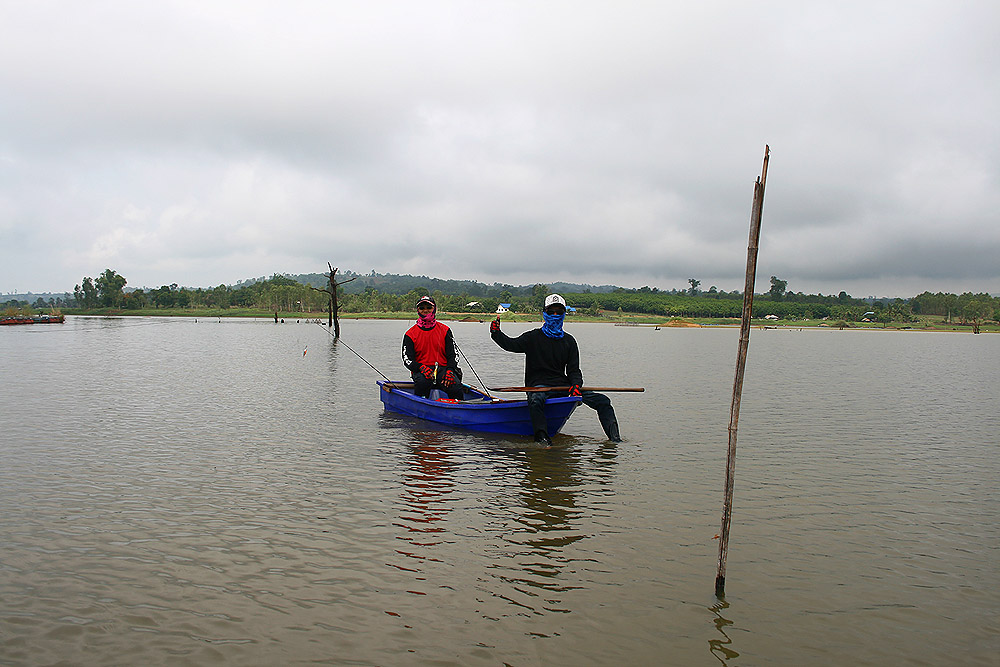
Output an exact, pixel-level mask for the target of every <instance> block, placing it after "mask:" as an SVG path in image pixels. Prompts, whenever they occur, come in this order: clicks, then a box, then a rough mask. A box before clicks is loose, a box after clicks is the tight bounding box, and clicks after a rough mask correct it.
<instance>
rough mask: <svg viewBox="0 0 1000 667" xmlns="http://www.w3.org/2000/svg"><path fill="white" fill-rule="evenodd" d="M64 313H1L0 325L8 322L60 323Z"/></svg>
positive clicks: (63, 319)
mask: <svg viewBox="0 0 1000 667" xmlns="http://www.w3.org/2000/svg"><path fill="white" fill-rule="evenodd" d="M65 320H66V316H65V315H3V316H0V325H5V324H7V325H9V324H62V323H63V322H64V321H65Z"/></svg>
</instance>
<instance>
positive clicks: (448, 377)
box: [441, 370, 458, 387]
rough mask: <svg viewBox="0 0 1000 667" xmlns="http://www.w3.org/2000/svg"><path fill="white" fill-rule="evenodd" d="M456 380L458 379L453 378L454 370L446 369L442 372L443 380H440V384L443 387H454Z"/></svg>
mask: <svg viewBox="0 0 1000 667" xmlns="http://www.w3.org/2000/svg"><path fill="white" fill-rule="evenodd" d="M457 381H458V380H457V379H456V378H455V372H454V371H452V370H447V371H445V373H444V380H442V381H441V384H442V385H444V386H445V387H454V386H455V383H456V382H457Z"/></svg>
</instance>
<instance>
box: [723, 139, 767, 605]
mask: <svg viewBox="0 0 1000 667" xmlns="http://www.w3.org/2000/svg"><path fill="white" fill-rule="evenodd" d="M769 154H770V149H769V148H768V146H766V145H765V146H764V166H763V167H762V168H761V172H760V178H758V179H757V182H756V183H755V184H754V190H753V206H752V208H751V213H750V241H749V243H748V244H747V276H746V285H745V287H744V288H743V319H742V321H741V323H740V344H739V350H738V352H737V354H736V377H735V379H734V380H733V401H732V404H731V406H730V409H729V449H728V451H727V452H726V488H725V502H724V503H723V508H722V530H721V531H720V533H719V569H718V572H717V573H716V575H715V594H716V595H717V596H719V597H722V596H723V595H724V594H725V591H726V556H727V555H728V554H729V527H730V525H731V523H732V518H733V486H734V482H735V474H736V429H737V425H738V424H739V421H740V398H741V396H742V395H743V370H744V369H745V368H746V363H747V350H748V349H749V347H750V315H751V311H752V309H753V288H754V282H755V279H756V276H757V245H758V243H759V241H760V219H761V215H762V214H763V212H764V185H765V183H767V160H768V156H769Z"/></svg>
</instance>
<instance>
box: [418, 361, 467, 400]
mask: <svg viewBox="0 0 1000 667" xmlns="http://www.w3.org/2000/svg"><path fill="white" fill-rule="evenodd" d="M438 375H440V376H441V377H440V379H439V380H438V381H437V382H434V381H433V380H428V379H427V378H426V377H424V374H423V373H412V374H411V375H410V377H412V378H413V393H414V394H416V395H417V396H423V397H424V398H427V397H428V396H430V394H431V389H440V390H441V391H443V392H444V393H446V394H448V398H454V399H455V400H458V401H460V400H462V399H463V398H465V390H464V389H462V378H461V376H458V382H456V383H455V384H453V385H452V386H450V387H445V386H444V385H443V384H441V380H443V379H444V370H443V369H442V370H441V372H440V373H438Z"/></svg>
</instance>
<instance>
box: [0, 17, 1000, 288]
mask: <svg viewBox="0 0 1000 667" xmlns="http://www.w3.org/2000/svg"><path fill="white" fill-rule="evenodd" d="M691 5H692V3H645V2H624V3H616V4H613V5H610V4H607V3H561V2H556V3H527V2H525V3H520V2H513V3H502V4H490V3H452V2H445V1H443V0H442V1H440V2H434V1H432V2H425V3H321V2H307V1H302V2H292V3H280V4H279V3H271V2H249V3H248V2H240V3H235V2H233V3H227V2H216V3H194V2H173V3H159V4H155V5H150V6H143V5H136V4H134V3H126V2H111V1H105V2H90V3H59V2H35V3H16V4H9V5H8V6H7V7H6V9H5V15H6V17H5V21H4V22H3V24H2V25H0V127H2V128H3V130H2V134H0V267H2V268H0V291H4V292H9V291H11V290H14V289H20V290H29V289H30V290H33V291H44V290H64V289H72V286H73V285H74V284H76V283H78V282H79V281H80V279H81V278H82V277H83V276H84V275H91V276H95V275H97V274H99V273H100V272H101V271H103V270H104V269H105V268H108V267H111V268H114V269H115V270H116V271H118V272H119V273H121V274H123V275H125V276H126V277H127V278H128V279H129V282H130V284H132V285H136V286H141V285H146V286H157V285H160V284H168V283H172V282H180V283H183V284H189V285H203V286H208V285H216V284H219V283H232V282H235V281H237V280H239V279H242V278H246V277H250V276H258V275H266V274H270V273H273V272H292V273H300V272H310V271H322V270H323V268H324V267H325V266H326V262H327V261H332V262H334V263H335V264H336V265H338V266H340V267H343V268H348V269H352V270H358V271H368V270H371V269H373V268H374V269H376V270H378V271H391V272H414V273H421V274H427V275H435V276H439V277H445V278H462V279H475V280H482V281H485V282H494V281H498V282H506V283H521V282H524V283H533V282H553V281H557V280H570V281H574V282H589V283H594V284H602V283H614V284H620V285H625V286H634V287H639V286H642V285H650V286H658V287H661V288H671V287H684V286H685V285H686V280H687V278H688V277H697V278H699V279H700V280H702V283H703V285H706V286H707V285H711V284H715V285H718V287H719V288H720V289H727V290H731V289H739V288H741V286H742V282H743V279H742V274H743V270H744V266H745V253H746V237H747V223H748V219H749V209H750V200H751V197H752V186H753V181H754V178H755V177H756V176H757V174H758V173H759V171H760V165H761V158H762V154H763V147H764V144H765V143H768V144H770V146H771V150H772V157H771V164H770V171H769V174H768V191H767V200H766V203H765V211H764V232H763V237H762V243H761V250H760V268H759V273H758V275H759V276H762V278H758V281H759V284H760V282H761V281H763V283H764V284H765V285H766V282H767V281H766V277H767V276H769V275H772V274H774V275H778V276H780V277H782V278H783V279H786V280H788V282H789V289H793V290H795V291H806V292H823V293H829V292H836V291H839V290H841V289H847V290H848V291H850V292H852V293H855V294H859V295H867V294H879V295H881V294H891V295H895V294H899V295H902V296H909V295H912V294H916V293H917V292H920V291H923V290H925V289H931V290H935V291H936V290H948V291H965V290H969V289H972V290H976V291H980V290H989V291H994V292H996V291H1000V269H998V268H997V266H998V263H997V262H996V261H995V259H994V258H995V257H997V256H1000V232H998V231H997V230H998V228H1000V226H998V225H997V224H996V211H997V210H1000V183H998V181H1000V177H998V176H1000V165H998V156H1000V146H998V130H997V128H996V123H995V118H997V117H998V116H1000V113H998V112H1000V109H998V101H997V98H998V90H997V87H996V85H995V82H996V80H997V79H998V69H1000V67H998V63H1000V57H998V56H1000V53H998V46H997V43H998V41H997V40H996V39H995V34H994V33H995V26H996V25H998V24H1000V8H998V7H997V6H996V5H995V3H990V2H943V1H941V2H938V1H929V2H919V3H912V2H902V1H901V0H896V1H883V2H865V3H860V2H857V3H856V2H838V3H825V2H824V3H807V4H802V3H784V2H764V3H754V4H753V5H746V3H736V2H708V3H694V5H695V6H691ZM764 274H766V275H764Z"/></svg>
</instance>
